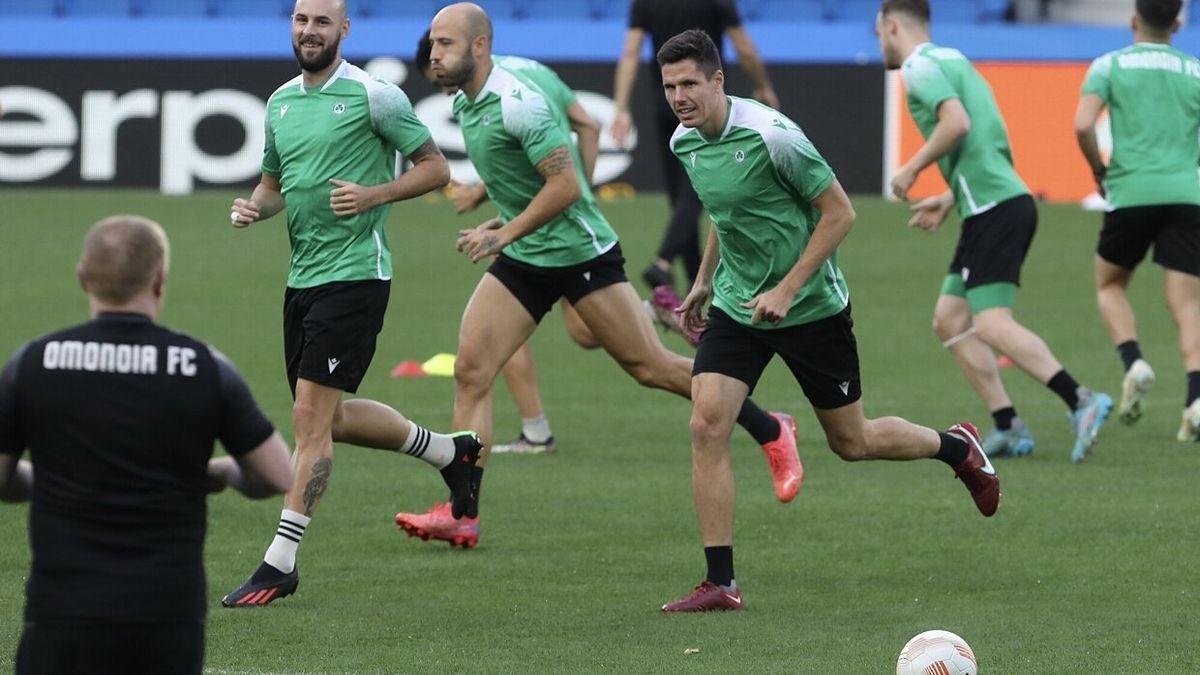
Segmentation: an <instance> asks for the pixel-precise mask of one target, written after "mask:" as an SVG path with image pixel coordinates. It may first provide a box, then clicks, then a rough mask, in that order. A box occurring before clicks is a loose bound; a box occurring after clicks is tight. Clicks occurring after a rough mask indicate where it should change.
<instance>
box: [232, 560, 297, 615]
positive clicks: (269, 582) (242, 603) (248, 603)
mask: <svg viewBox="0 0 1200 675" xmlns="http://www.w3.org/2000/svg"><path fill="white" fill-rule="evenodd" d="M299 585H300V568H299V567H296V568H293V569H292V571H291V572H289V573H288V574H284V573H283V572H280V571H279V570H277V569H275V568H274V567H271V566H270V565H268V564H267V563H265V562H264V563H262V564H260V565H259V566H258V569H256V570H254V574H251V575H250V578H249V579H247V580H246V583H244V584H242V585H241V586H238V587H237V590H234V591H233V592H231V593H230V594H229V595H226V596H225V597H223V598H221V604H222V605H224V606H226V607H262V606H264V605H267V604H268V603H271V602H274V601H276V600H278V599H280V598H286V597H287V596H289V595H291V594H292V593H295V592H296V588H297V587H298V586H299Z"/></svg>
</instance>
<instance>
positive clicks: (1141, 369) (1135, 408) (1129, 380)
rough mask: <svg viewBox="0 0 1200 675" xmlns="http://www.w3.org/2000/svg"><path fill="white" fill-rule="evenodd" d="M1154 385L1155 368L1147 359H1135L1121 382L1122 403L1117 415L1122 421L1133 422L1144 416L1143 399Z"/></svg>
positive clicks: (1125, 422)
mask: <svg viewBox="0 0 1200 675" xmlns="http://www.w3.org/2000/svg"><path fill="white" fill-rule="evenodd" d="M1153 386H1154V370H1153V369H1152V368H1151V367H1150V364H1149V363H1146V360H1145V359H1138V360H1137V361H1134V362H1133V365H1132V366H1129V370H1127V371H1126V372H1125V380H1124V381H1123V382H1122V383H1121V405H1119V406H1118V407H1117V416H1118V417H1119V419H1120V420H1121V422H1122V423H1124V424H1133V423H1134V422H1137V421H1138V420H1140V419H1141V418H1142V413H1143V412H1144V410H1143V409H1142V408H1143V406H1142V399H1144V398H1145V396H1146V392H1148V391H1150V387H1153Z"/></svg>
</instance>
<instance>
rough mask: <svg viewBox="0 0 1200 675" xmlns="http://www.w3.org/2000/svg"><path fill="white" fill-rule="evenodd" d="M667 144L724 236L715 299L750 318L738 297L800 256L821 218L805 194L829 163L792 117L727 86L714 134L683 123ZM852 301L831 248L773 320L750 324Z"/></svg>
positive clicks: (828, 173)
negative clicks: (720, 126) (724, 110)
mask: <svg viewBox="0 0 1200 675" xmlns="http://www.w3.org/2000/svg"><path fill="white" fill-rule="evenodd" d="M671 151H672V152H674V153H675V156H676V157H678V158H679V161H681V162H683V167H684V169H685V170H686V171H687V173H688V177H689V178H690V179H691V181H692V185H693V186H694V187H695V188H696V194H698V195H700V201H701V202H703V203H704V207H705V208H707V209H708V213H709V217H710V218H711V219H712V222H713V227H714V228H716V232H717V237H718V241H719V242H720V244H721V258H720V261H719V262H718V263H717V269H716V272H715V273H714V275H713V305H714V306H716V307H718V308H720V310H721V311H723V312H725V313H726V314H728V315H729V316H730V317H732V318H733V319H735V320H737V321H739V322H741V323H743V324H745V325H747V326H748V325H750V319H751V318H752V317H753V315H754V312H753V311H752V310H749V309H746V308H745V307H742V303H744V302H748V301H749V300H750V299H752V298H753V297H754V296H756V295H758V294H759V293H763V292H765V291H769V290H771V289H772V288H774V287H775V286H777V285H779V282H780V281H782V280H783V278H784V277H785V276H786V275H787V273H788V272H789V271H790V270H791V269H792V267H793V266H795V264H796V261H797V260H799V259H800V254H801V253H803V252H804V247H805V246H807V245H808V240H809V237H810V236H812V232H813V229H814V228H815V227H816V225H817V221H818V220H820V218H821V212H820V211H818V210H817V208H816V207H815V206H813V204H812V201H813V200H814V199H816V198H817V197H818V196H819V195H820V194H821V193H822V192H824V191H825V190H826V188H828V187H829V186H830V184H832V183H833V179H834V176H833V170H832V169H830V168H829V165H828V164H826V163H825V160H824V159H823V158H822V157H821V154H820V153H818V152H817V149H816V148H815V147H813V144H812V143H811V142H810V141H809V140H808V137H807V136H805V135H804V132H803V131H801V130H800V127H798V126H796V123H795V122H792V121H791V120H790V119H788V118H787V117H785V116H783V114H781V113H779V112H777V111H775V110H773V109H771V108H769V107H767V106H765V105H762V104H761V103H758V102H756V101H751V100H748V99H743V98H737V97H733V96H731V97H729V120H728V121H727V122H726V123H725V130H724V131H723V132H722V133H721V136H720V137H719V138H706V137H705V136H704V134H702V133H700V130H699V129H688V128H686V127H683V126H680V127H679V128H678V129H676V131H675V134H674V135H672V136H671ZM849 301H850V291H849V290H848V289H847V288H846V280H845V279H843V278H842V272H841V270H840V269H838V264H837V253H836V252H835V253H834V254H833V255H832V256H831V257H830V258H829V259H828V260H826V261H825V263H824V264H823V265H821V267H820V268H819V269H818V270H817V272H816V273H815V274H813V276H812V278H811V279H809V280H808V283H807V284H805V286H804V288H802V289H800V292H799V293H797V294H796V298H795V300H794V301H793V302H792V308H791V310H790V311H789V312H788V315H787V317H785V318H784V320H783V321H782V322H780V324H779V326H771V324H757V325H755V327H756V328H772V327H778V328H784V327H788V326H795V325H798V324H803V323H809V322H812V321H817V320H819V319H824V318H826V317H829V316H832V315H834V314H837V313H838V312H840V311H842V310H843V309H845V308H846V304H847V303H848V302H849Z"/></svg>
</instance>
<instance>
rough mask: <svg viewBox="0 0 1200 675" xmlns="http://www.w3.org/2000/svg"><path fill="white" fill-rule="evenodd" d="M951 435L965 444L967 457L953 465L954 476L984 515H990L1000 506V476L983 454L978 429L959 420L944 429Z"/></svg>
mask: <svg viewBox="0 0 1200 675" xmlns="http://www.w3.org/2000/svg"><path fill="white" fill-rule="evenodd" d="M946 433H948V434H950V435H951V436H955V437H957V438H960V439H962V440H963V442H965V443H966V444H967V447H968V448H969V451H968V452H967V458H966V459H964V460H963V461H962V462H959V464H958V466H956V467H954V476H955V477H956V478H958V479H959V480H961V481H962V482H963V485H966V486H967V490H968V491H969V492H970V493H971V499H974V500H975V506H976V507H978V508H979V512H980V513H982V514H983V515H984V516H991V515H992V514H994V513H995V512H996V509H997V508H998V507H999V506H1000V478H999V477H997V476H996V470H995V469H993V468H992V463H991V462H989V461H988V458H987V455H985V454H983V445H982V444H981V443H980V441H979V431H978V430H976V429H975V425H974V424H971V423H970V422H959V423H958V424H955V425H954V426H952V427H950V428H949V429H947V430H946Z"/></svg>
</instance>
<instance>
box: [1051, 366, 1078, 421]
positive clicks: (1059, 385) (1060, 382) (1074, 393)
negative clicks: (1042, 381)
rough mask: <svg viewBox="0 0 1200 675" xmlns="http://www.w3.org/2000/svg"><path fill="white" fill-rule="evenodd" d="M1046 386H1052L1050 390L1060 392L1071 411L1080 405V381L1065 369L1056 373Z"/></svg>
mask: <svg viewBox="0 0 1200 675" xmlns="http://www.w3.org/2000/svg"><path fill="white" fill-rule="evenodd" d="M1046 386H1047V387H1049V388H1050V391H1052V392H1054V393H1056V394H1058V397H1059V398H1061V399H1062V400H1063V403H1066V404H1067V407H1068V408H1070V409H1071V412H1074V411H1075V408H1078V407H1079V392H1078V389H1079V383H1078V382H1076V381H1075V378H1073V377H1071V375H1070V374H1069V373H1067V371H1066V370H1065V369H1064V370H1060V371H1058V372H1057V373H1055V374H1054V377H1052V378H1050V381H1049V382H1047V383H1046Z"/></svg>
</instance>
